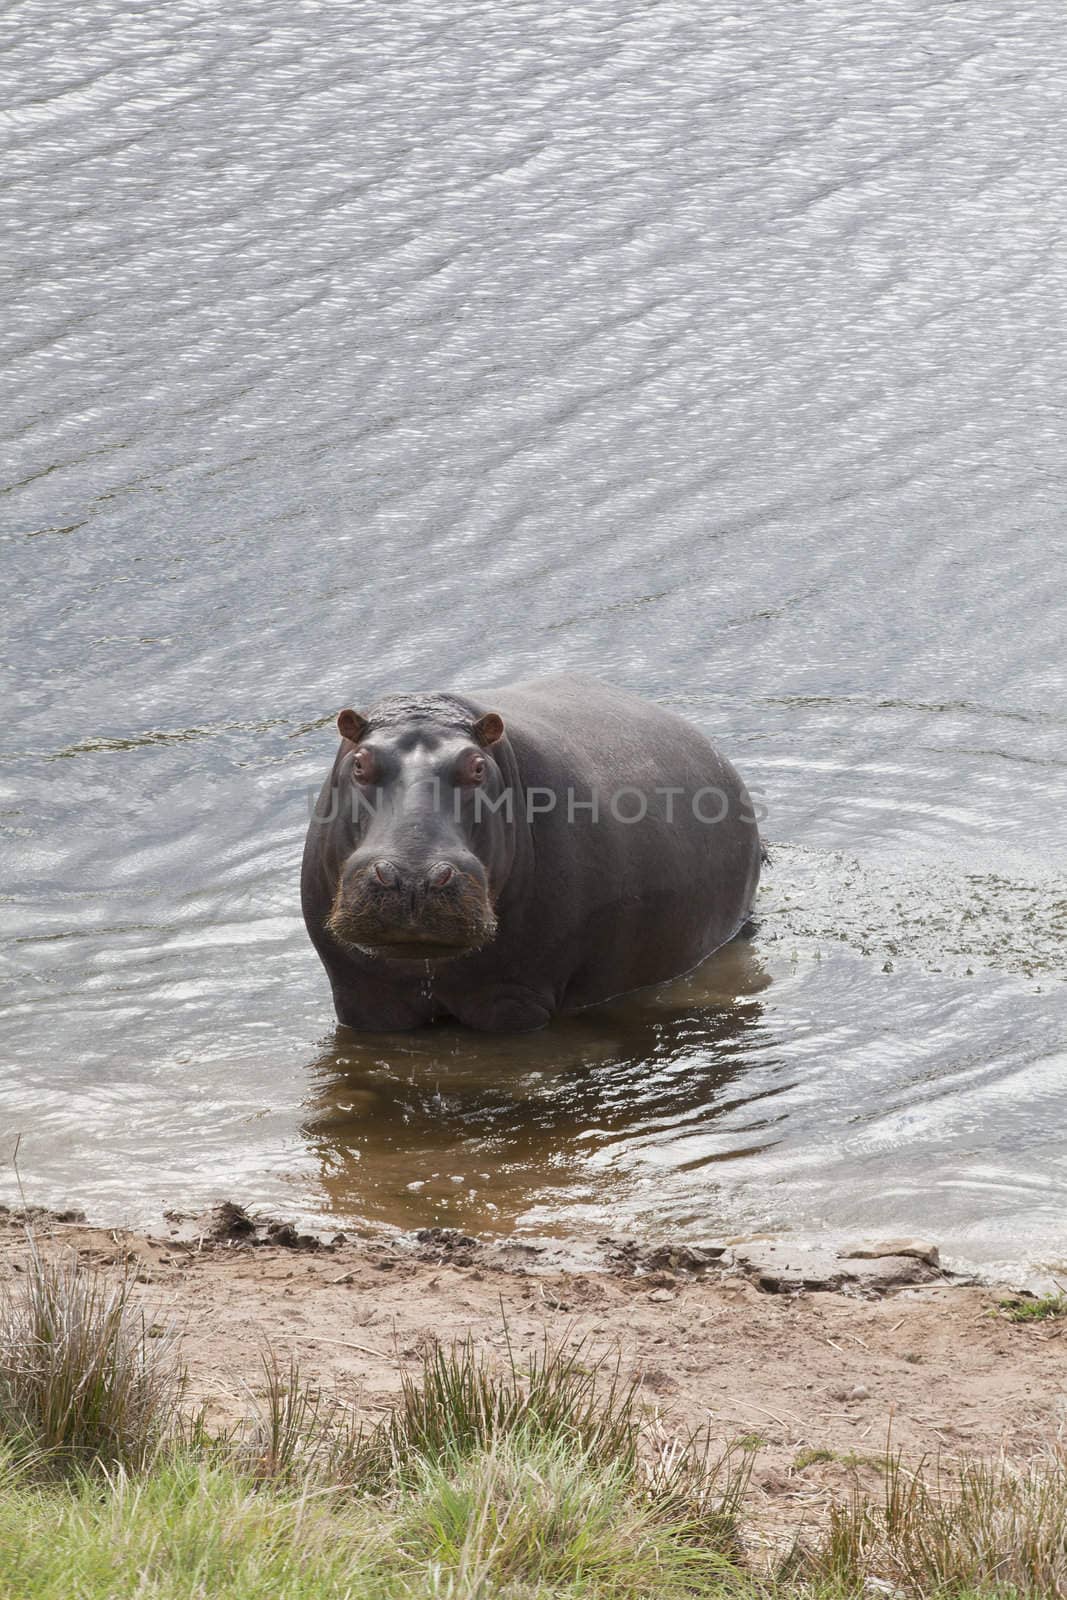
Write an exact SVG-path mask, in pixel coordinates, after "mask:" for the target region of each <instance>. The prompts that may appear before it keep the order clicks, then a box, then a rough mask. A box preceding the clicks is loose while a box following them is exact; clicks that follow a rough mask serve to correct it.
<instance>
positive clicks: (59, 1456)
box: [0, 1239, 182, 1467]
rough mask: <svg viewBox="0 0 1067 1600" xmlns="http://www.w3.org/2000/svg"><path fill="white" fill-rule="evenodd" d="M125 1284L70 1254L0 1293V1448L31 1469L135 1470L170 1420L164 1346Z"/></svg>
mask: <svg viewBox="0 0 1067 1600" xmlns="http://www.w3.org/2000/svg"><path fill="white" fill-rule="evenodd" d="M130 1288H131V1285H130V1282H129V1280H128V1279H126V1278H122V1279H120V1280H119V1281H118V1282H117V1283H116V1282H114V1281H109V1280H108V1279H106V1278H105V1277H104V1276H103V1275H102V1274H101V1273H99V1272H97V1271H95V1270H93V1269H91V1268H87V1267H86V1266H85V1265H84V1264H83V1263H82V1262H81V1261H80V1260H79V1258H78V1256H77V1254H76V1253H70V1254H68V1255H65V1256H62V1257H57V1258H45V1257H44V1256H42V1254H41V1253H40V1251H39V1250H38V1248H37V1246H36V1244H35V1243H34V1242H33V1240H32V1239H31V1251H30V1256H29V1260H28V1263H27V1267H26V1271H25V1273H24V1274H23V1276H22V1277H21V1279H20V1280H18V1281H17V1282H16V1283H15V1284H14V1285H5V1286H3V1287H0V1441H6V1442H7V1443H8V1445H9V1446H17V1447H18V1448H19V1449H21V1450H22V1451H24V1452H29V1453H32V1454H33V1455H34V1456H35V1457H36V1458H37V1460H38V1462H39V1463H44V1462H47V1463H49V1464H51V1465H53V1466H55V1465H69V1464H71V1463H89V1462H98V1463H100V1464H103V1465H104V1466H122V1467H137V1466H140V1465H142V1464H143V1463H144V1462H145V1461H146V1460H147V1459H148V1458H149V1457H150V1456H151V1455H152V1453H153V1452H154V1451H155V1450H156V1448H157V1447H158V1446H159V1444H160V1442H161V1440H162V1439H163V1438H164V1437H165V1436H166V1434H167V1432H168V1430H169V1429H170V1427H171V1426H172V1425H173V1423H174V1422H175V1420H176V1417H177V1412H178V1404H179V1400H180V1396H181V1389H182V1376H181V1373H180V1371H179V1368H178V1365H177V1362H176V1360H175V1358H174V1348H173V1341H172V1339H170V1338H168V1337H163V1338H159V1337H158V1329H157V1327H156V1325H155V1324H153V1323H152V1322H151V1320H150V1319H146V1318H145V1317H144V1316H143V1315H142V1314H141V1313H140V1312H139V1311H138V1310H137V1309H136V1308H135V1307H134V1306H133V1304H132V1303H131V1299H130Z"/></svg>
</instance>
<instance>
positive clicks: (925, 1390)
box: [0, 1207, 1067, 1549]
mask: <svg viewBox="0 0 1067 1600" xmlns="http://www.w3.org/2000/svg"><path fill="white" fill-rule="evenodd" d="M68 1215H69V1214H68ZM32 1226H33V1228H34V1232H35V1235H36V1237H37V1238H38V1239H39V1240H41V1241H43V1242H44V1243H45V1244H46V1246H47V1248H48V1249H53V1248H54V1249H61V1250H62V1249H69V1248H74V1249H76V1250H77V1251H78V1252H79V1254H80V1256H81V1257H82V1259H83V1260H85V1261H86V1262H87V1263H88V1264H91V1265H95V1266H102V1267H106V1268H108V1269H112V1270H114V1271H115V1272H117V1273H125V1274H128V1275H129V1276H130V1277H131V1278H132V1279H133V1280H134V1281H133V1290H132V1292H133V1294H134V1297H135V1300H136V1302H137V1303H138V1304H139V1305H141V1306H143V1307H144V1309H145V1310H146V1312H147V1313H148V1314H149V1315H150V1317H151V1319H152V1321H153V1322H154V1323H158V1324H159V1325H160V1326H164V1325H172V1326H174V1327H175V1328H176V1329H177V1330H178V1332H179V1334H180V1338H181V1353H182V1359H183V1361H184V1363H185V1365H186V1367H187V1368H188V1373H189V1382H190V1389H189V1399H190V1400H191V1401H192V1402H193V1403H194V1404H197V1405H199V1404H203V1405H204V1406H205V1407H206V1411H207V1416H208V1420H209V1422H210V1423H211V1424H213V1425H214V1424H218V1425H225V1424H227V1423H228V1422H230V1421H232V1420H233V1419H234V1418H235V1417H236V1416H238V1415H239V1414H240V1413H241V1412H242V1411H243V1410H244V1409H246V1407H247V1402H248V1394H249V1390H250V1389H251V1390H253V1391H254V1390H255V1387H256V1385H257V1383H259V1382H261V1380H262V1353H263V1351H264V1350H265V1349H266V1347H267V1346H268V1345H269V1346H270V1347H271V1348H272V1349H273V1350H274V1351H275V1353H276V1354H277V1355H278V1357H279V1358H280V1359H281V1360H282V1361H288V1360H289V1359H290V1358H293V1359H295V1360H296V1361H297V1362H298V1363H299V1367H300V1370H301V1372H302V1374H303V1376H304V1377H305V1378H306V1379H312V1380H314V1381H315V1383H316V1384H318V1385H320V1386H321V1387H322V1388H323V1389H324V1390H326V1391H329V1392H331V1393H335V1394H337V1395H339V1396H340V1397H342V1398H343V1399H344V1400H345V1401H346V1402H349V1403H350V1404H351V1405H353V1406H354V1407H355V1409H356V1411H357V1412H358V1413H359V1414H361V1415H364V1416H365V1417H366V1418H367V1420H368V1421H369V1422H373V1421H374V1420H375V1419H376V1418H377V1417H379V1416H381V1415H383V1414H385V1413H386V1412H387V1411H388V1409H389V1408H390V1407H391V1406H392V1405H393V1404H394V1402H395V1401H396V1398H397V1396H398V1394H399V1392H400V1388H401V1384H402V1380H403V1377H404V1375H405V1374H409V1375H410V1373H411V1372H412V1371H414V1370H415V1369H417V1368H418V1367H419V1365H420V1363H421V1361H422V1360H423V1358H424V1356H425V1355H426V1353H427V1351H430V1350H432V1349H433V1348H434V1347H435V1346H437V1345H443V1346H448V1345H450V1344H451V1343H452V1342H453V1341H456V1340H462V1339H466V1338H468V1337H470V1338H471V1339H472V1340H473V1341H474V1343H475V1345H476V1347H477V1348H478V1349H479V1350H481V1351H484V1352H485V1353H486V1354H487V1355H488V1356H489V1357H490V1358H493V1357H496V1358H499V1359H500V1361H501V1362H504V1361H505V1360H506V1359H507V1355H508V1349H509V1347H510V1349H511V1350H512V1351H513V1352H514V1353H515V1354H516V1356H517V1358H518V1359H519V1360H520V1361H522V1360H524V1359H525V1358H526V1357H527V1356H528V1355H530V1354H532V1353H533V1352H534V1351H536V1350H539V1349H541V1348H543V1346H544V1344H545V1341H546V1340H547V1341H548V1342H549V1343H550V1344H553V1345H555V1344H560V1343H566V1342H567V1341H570V1340H574V1339H582V1340H584V1341H585V1343H586V1347H587V1350H588V1352H589V1354H590V1355H597V1356H603V1357H605V1358H606V1359H607V1360H608V1361H609V1362H611V1363H613V1364H614V1363H616V1362H617V1363H618V1365H619V1368H620V1371H621V1375H622V1377H623V1379H624V1380H625V1381H627V1382H629V1381H631V1380H632V1381H633V1382H635V1383H636V1385H637V1387H638V1396H639V1399H640V1400H641V1401H642V1402H643V1403H644V1404H645V1405H646V1406H647V1407H648V1408H651V1409H654V1410H655V1411H657V1412H658V1413H659V1414H660V1415H661V1416H662V1418H663V1421H664V1424H665V1426H667V1427H668V1428H680V1429H682V1430H683V1431H688V1430H690V1429H691V1428H693V1427H697V1428H700V1429H702V1430H705V1431H706V1433H707V1434H708V1436H709V1437H710V1438H711V1439H713V1440H714V1441H716V1443H717V1444H723V1445H726V1444H730V1443H742V1444H743V1445H744V1446H745V1447H746V1448H747V1449H749V1450H750V1451H751V1452H752V1458H753V1463H752V1464H753V1471H752V1479H751V1488H750V1492H749V1505H748V1507H747V1516H748V1524H749V1527H750V1538H751V1539H752V1540H753V1541H754V1542H755V1544H756V1545H757V1546H759V1545H763V1546H765V1547H767V1548H768V1549H770V1548H781V1547H782V1546H783V1545H785V1544H788V1543H789V1542H790V1541H791V1539H792V1538H793V1537H794V1536H795V1535H796V1533H797V1531H798V1530H799V1529H801V1528H804V1527H812V1526H818V1525H819V1524H821V1523H822V1522H823V1521H824V1520H825V1515H826V1511H827V1508H828V1506H829V1505H830V1504H831V1503H832V1502H833V1501H835V1500H840V1499H841V1498H842V1496H847V1494H848V1493H849V1492H850V1491H851V1488H852V1487H854V1486H855V1485H856V1484H860V1485H861V1486H863V1487H864V1488H866V1489H868V1490H872V1489H873V1488H874V1487H875V1486H876V1485H877V1483H878V1481H879V1471H880V1463H881V1462H883V1461H884V1459H885V1456H886V1453H887V1450H890V1451H892V1452H897V1451H899V1452H901V1453H902V1455H903V1456H904V1458H906V1459H908V1460H917V1459H918V1458H920V1457H923V1456H940V1457H942V1458H944V1459H949V1460H951V1459H955V1458H962V1457H967V1458H981V1459H992V1458H1001V1457H1006V1458H1007V1459H1008V1460H1010V1461H1012V1462H1015V1463H1019V1464H1024V1463H1026V1462H1028V1461H1030V1460H1031V1459H1033V1458H1035V1457H1037V1456H1039V1455H1040V1454H1041V1453H1042V1452H1045V1451H1047V1450H1048V1448H1049V1446H1050V1445H1051V1444H1053V1443H1055V1441H1056V1440H1057V1439H1058V1438H1059V1436H1060V1432H1061V1429H1062V1427H1063V1424H1064V1420H1065V1417H1067V1368H1065V1365H1064V1350H1065V1345H1064V1340H1063V1336H1062V1330H1063V1328H1064V1327H1065V1326H1067V1323H1064V1322H1063V1321H1061V1320H1059V1319H1055V1318H1053V1319H1049V1320H1047V1321H1046V1320H1043V1319H1036V1320H1034V1321H1033V1322H1031V1323H1017V1322H1013V1321H1010V1320H1008V1316H1007V1314H1006V1313H1005V1311H1004V1310H1003V1309H1002V1308H1001V1307H1000V1304H999V1302H1000V1301H1001V1300H1002V1299H1003V1297H1004V1294H1003V1291H996V1290H993V1289H990V1288H989V1287H985V1286H982V1285H976V1284H967V1283H959V1282H955V1281H953V1280H952V1279H951V1278H950V1277H947V1276H945V1275H944V1274H943V1273H942V1272H941V1269H940V1268H939V1267H938V1265H937V1264H936V1261H933V1260H931V1259H928V1257H929V1255H930V1249H929V1247H926V1246H920V1245H910V1246H905V1248H907V1249H911V1250H913V1251H914V1253H913V1254H910V1255H908V1254H903V1255H901V1254H896V1255H890V1256H881V1257H879V1256H878V1255H877V1253H876V1252H877V1248H878V1247H875V1254H873V1255H872V1256H867V1257H861V1258H856V1259H854V1260H852V1261H851V1262H845V1261H842V1262H840V1263H839V1266H840V1270H841V1272H842V1274H843V1276H842V1279H841V1281H840V1283H839V1286H838V1287H837V1288H835V1289H818V1288H809V1289H799V1290H796V1289H790V1290H787V1291H786V1292H781V1290H780V1288H779V1290H778V1292H775V1291H774V1289H773V1288H772V1287H771V1284H772V1283H773V1278H768V1276H767V1274H766V1273H763V1274H762V1275H761V1274H760V1273H758V1272H757V1271H755V1270H754V1269H753V1267H752V1264H751V1263H752V1257H751V1256H746V1254H745V1251H744V1249H743V1248H737V1249H735V1250H733V1251H727V1252H723V1254H722V1255H719V1256H716V1255H715V1254H714V1252H711V1251H705V1252H693V1251H690V1250H680V1251H674V1252H672V1251H670V1250H669V1249H665V1250H661V1251H658V1252H653V1253H652V1254H651V1255H646V1256H644V1257H642V1256H640V1255H639V1254H638V1252H637V1251H636V1250H634V1249H633V1248H632V1247H630V1248H625V1247H624V1248H620V1249H618V1250H616V1251H614V1252H613V1253H612V1252H610V1251H609V1252H606V1253H605V1255H604V1258H603V1265H602V1267H601V1269H600V1270H586V1271H578V1270H561V1269H560V1268H559V1266H558V1265H557V1264H556V1263H555V1262H554V1260H553V1258H552V1252H551V1250H546V1251H544V1252H542V1253H540V1254H539V1253H538V1252H536V1251H534V1250H531V1249H530V1248H529V1247H523V1248H516V1247H507V1246H491V1245H482V1244H479V1243H478V1242H477V1241H475V1240H472V1239H469V1238H467V1237H465V1236H463V1235H459V1234H455V1233H449V1232H441V1231H435V1232H430V1233H426V1234H424V1235H422V1236H421V1237H414V1238H413V1237H405V1238H396V1239H392V1240H361V1239H354V1238H350V1237H345V1236H343V1235H337V1236H334V1238H333V1239H327V1240H322V1239H318V1238H316V1237H315V1236H313V1235H309V1234H301V1233H300V1232H299V1231H298V1230H296V1229H294V1228H292V1227H291V1226H289V1225H286V1224H276V1223H275V1224H260V1225H258V1226H257V1225H255V1224H253V1223H252V1222H251V1219H249V1218H247V1217H246V1215H245V1214H244V1213H243V1212H241V1211H240V1209H239V1208H237V1207H223V1208H217V1209H216V1211H215V1212H214V1213H212V1214H209V1215H208V1216H206V1217H204V1218H201V1219H172V1220H170V1221H169V1222H167V1223H164V1224H161V1228H160V1232H159V1233H158V1234H157V1233H152V1234H146V1233H127V1232H123V1231H119V1230H107V1229H99V1228H94V1227H92V1226H90V1225H88V1224H86V1223H84V1222H82V1221H80V1220H66V1221H63V1220H59V1219H58V1218H56V1217H54V1216H51V1215H48V1214H39V1215H37V1216H36V1217H35V1218H33V1219H32ZM757 1243H758V1242H757ZM762 1248H763V1250H764V1252H766V1251H767V1250H768V1249H771V1248H772V1242H764V1244H763V1246H762ZM775 1248H780V1247H777V1246H775ZM27 1253H28V1242H27V1237H26V1231H25V1222H24V1219H22V1218H20V1217H18V1216H16V1215H14V1214H13V1213H8V1214H6V1215H5V1216H3V1217H0V1281H2V1280H7V1281H8V1283H12V1284H13V1283H16V1282H17V1281H18V1279H19V1275H20V1273H21V1272H24V1271H25V1267H26V1259H27ZM546 1258H547V1259H546ZM757 1259H758V1258H757ZM763 1259H764V1260H765V1259H766V1255H764V1257H763ZM761 1284H762V1287H761Z"/></svg>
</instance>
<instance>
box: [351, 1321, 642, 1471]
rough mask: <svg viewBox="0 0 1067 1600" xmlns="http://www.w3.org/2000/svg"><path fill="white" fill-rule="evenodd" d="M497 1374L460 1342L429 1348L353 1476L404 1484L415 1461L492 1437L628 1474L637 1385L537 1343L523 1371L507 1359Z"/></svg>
mask: <svg viewBox="0 0 1067 1600" xmlns="http://www.w3.org/2000/svg"><path fill="white" fill-rule="evenodd" d="M509 1355H510V1359H509V1364H508V1367H507V1369H506V1370H505V1371H504V1372H500V1371H499V1370H498V1369H496V1368H495V1367H493V1366H491V1365H490V1364H489V1362H488V1361H487V1360H486V1358H485V1356H484V1355H480V1354H479V1353H478V1351H477V1350H476V1349H475V1346H474V1343H473V1341H472V1340H471V1339H470V1338H468V1339H466V1340H464V1341H462V1342H461V1343H458V1344H454V1345H452V1346H451V1347H445V1346H442V1345H437V1346H435V1347H434V1348H433V1349H432V1350H430V1351H429V1352H427V1354H426V1355H425V1356H424V1357H423V1363H422V1371H421V1373H419V1374H417V1375H412V1374H410V1373H406V1372H405V1373H403V1374H402V1377H401V1394H400V1399H399V1401H398V1403H397V1405H396V1407H395V1409H394V1410H393V1411H392V1412H391V1414H390V1415H389V1417H388V1418H387V1419H386V1420H385V1421H384V1422H383V1423H382V1424H381V1425H380V1427H379V1428H377V1429H376V1430H375V1431H374V1433H373V1434H371V1435H370V1436H369V1437H368V1438H367V1440H366V1441H365V1443H364V1444H363V1446H362V1447H361V1448H360V1449H359V1450H358V1451H357V1457H358V1460H357V1462H356V1463H354V1464H355V1465H356V1466H357V1467H358V1471H359V1474H360V1477H361V1480H362V1481H363V1482H364V1483H365V1484H376V1485H379V1486H384V1485H387V1484H389V1483H403V1482H405V1481H406V1480H407V1478H408V1476H409V1474H410V1472H411V1470H414V1471H416V1472H418V1471H421V1469H422V1467H423V1465H424V1464H426V1463H429V1464H431V1465H432V1464H435V1463H438V1462H442V1461H448V1462H452V1461H457V1460H460V1459H462V1458H463V1457H464V1456H466V1455H469V1454H472V1453H473V1452H475V1451H477V1450H481V1449H484V1448H486V1447H488V1446H490V1445H492V1444H493V1443H495V1442H497V1441H499V1440H500V1439H503V1438H507V1437H514V1436H518V1435H521V1436H522V1437H523V1438H524V1439H525V1440H527V1441H529V1442H532V1441H535V1440H538V1441H543V1442H546V1443H555V1442H560V1443H564V1444H568V1445H572V1446H574V1447H575V1448H577V1449H579V1450H581V1451H582V1453H583V1454H584V1455H586V1456H587V1457H588V1458H589V1459H590V1460H591V1461H605V1462H607V1461H610V1462H612V1463H613V1464H619V1465H621V1466H623V1467H624V1468H625V1469H626V1470H627V1471H628V1472H630V1473H631V1474H633V1473H634V1472H636V1470H637V1457H638V1445H639V1441H640V1437H641V1423H640V1420H639V1417H638V1411H637V1401H636V1387H637V1386H636V1382H634V1383H628V1384H624V1383H622V1381H621V1379H620V1375H619V1371H618V1368H616V1369H615V1370H614V1371H611V1370H609V1369H608V1368H606V1367H605V1365H604V1364H603V1363H602V1362H593V1363H592V1364H590V1363H589V1362H588V1361H587V1359H586V1350H585V1346H584V1345H583V1344H582V1342H581V1341H574V1342H573V1343H571V1344H570V1345H559V1346H553V1345H550V1344H548V1343H547V1342H546V1344H545V1346H544V1348H543V1349H542V1350H541V1351H540V1353H538V1354H537V1355H535V1356H534V1357H533V1359H532V1361H531V1362H530V1364H529V1367H528V1368H527V1369H526V1370H525V1371H520V1369H519V1366H518V1364H517V1362H516V1361H515V1358H514V1355H513V1354H510V1352H509Z"/></svg>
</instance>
